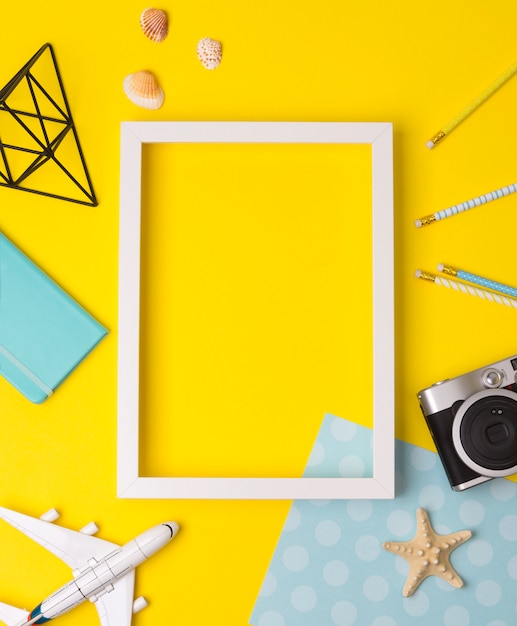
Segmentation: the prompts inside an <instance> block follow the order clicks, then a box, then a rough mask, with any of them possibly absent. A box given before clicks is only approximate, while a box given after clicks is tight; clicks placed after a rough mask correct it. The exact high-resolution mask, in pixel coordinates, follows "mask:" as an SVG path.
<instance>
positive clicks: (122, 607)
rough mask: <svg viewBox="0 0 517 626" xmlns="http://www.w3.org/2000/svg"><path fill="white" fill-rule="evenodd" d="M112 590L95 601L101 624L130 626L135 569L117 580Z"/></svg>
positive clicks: (103, 625)
mask: <svg viewBox="0 0 517 626" xmlns="http://www.w3.org/2000/svg"><path fill="white" fill-rule="evenodd" d="M113 586H114V589H113V591H110V592H109V593H105V594H104V595H103V596H101V597H100V598H99V599H98V600H97V602H96V603H95V608H96V609H97V613H98V614H99V619H100V621H101V626H130V624H131V617H132V615H133V591H134V586H135V570H132V571H131V572H129V573H128V574H126V575H125V576H124V578H121V579H120V580H118V581H117V582H116V583H115V584H114V585H113Z"/></svg>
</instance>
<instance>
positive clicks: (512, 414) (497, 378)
mask: <svg viewBox="0 0 517 626" xmlns="http://www.w3.org/2000/svg"><path fill="white" fill-rule="evenodd" d="M516 381H517V355H515V356H512V357H510V358H508V359H504V360H503V361H499V362H498V363H493V364H492V365H488V366H486V367H482V368H480V369H477V370H474V371H473V372H469V373H468V374H463V376H458V377H457V378H451V379H447V380H443V381H441V382H438V383H435V384H434V385H433V386H432V387H428V388H427V389H424V390H423V391H420V392H419V393H418V399H419V401H420V407H421V409H422V412H423V414H424V417H425V419H426V422H427V426H428V427H429V430H430V432H431V435H432V436H433V439H434V442H435V445H436V449H437V450H438V454H439V455H440V459H441V461H442V463H443V466H444V469H445V472H446V474H447V478H448V479H449V482H450V483H451V487H452V488H453V489H454V490H455V491H463V490H464V489H468V488H469V487H473V486H474V485H479V484H480V483H483V482H486V481H487V480H490V479H492V478H496V477H498V476H509V475H510V474H515V473H516V472H517V384H516Z"/></svg>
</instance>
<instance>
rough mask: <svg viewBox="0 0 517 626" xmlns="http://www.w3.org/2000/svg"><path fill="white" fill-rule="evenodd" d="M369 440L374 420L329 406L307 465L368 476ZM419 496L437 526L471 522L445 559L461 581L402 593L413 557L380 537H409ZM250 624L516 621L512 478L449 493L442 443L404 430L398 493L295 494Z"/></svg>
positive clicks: (481, 625)
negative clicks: (409, 439)
mask: <svg viewBox="0 0 517 626" xmlns="http://www.w3.org/2000/svg"><path fill="white" fill-rule="evenodd" d="M371 449H372V432H371V430H370V429H368V428H364V427H362V426H358V425H356V424H354V423H352V422H348V421H346V420H343V419H341V418H337V417H334V416H331V415H327V416H326V417H325V419H324V421H323V423H322V426H321V429H320V432H319V435H318V437H317V440H316V442H315V444H314V448H313V450H312V453H311V455H310V459H309V461H308V463H307V468H306V471H305V476H333V475H334V476H354V477H361V476H362V477H368V476H371V475H372V460H371V457H372V454H371ZM419 507H423V508H425V509H426V510H427V512H428V514H429V517H430V520H431V524H432V526H433V528H434V530H435V531H436V532H437V533H439V534H448V533H451V532H454V531H457V530H464V529H468V530H471V531H472V538H471V539H469V540H468V541H467V542H466V543H465V544H463V545H461V546H459V547H458V548H457V549H455V550H454V551H453V552H452V555H451V559H450V560H451V564H452V566H453V567H454V568H455V570H456V571H457V572H458V574H459V576H460V577H461V578H462V580H463V582H464V587H462V588H461V589H454V588H453V587H452V586H450V585H449V584H448V583H447V582H445V581H443V580H442V579H440V578H437V577H434V576H433V577H430V578H427V579H426V580H425V581H424V582H423V583H422V584H421V585H420V587H419V588H418V589H417V591H416V592H415V593H414V594H413V595H412V596H410V597H409V598H404V597H403V596H402V588H403V586H404V583H405V581H406V577H407V574H408V570H409V565H408V563H407V562H406V561H405V560H404V559H402V558H400V557H397V556H395V555H393V554H391V553H389V552H387V551H386V550H384V549H383V548H382V544H383V542H384V541H388V540H394V541H405V540H408V539H412V538H413V536H414V534H415V530H416V510H417V508H419ZM250 623H251V624H252V625H253V626H315V625H322V626H352V625H354V624H355V625H357V626H405V625H406V624H407V625H411V626H413V625H415V624H416V625H418V624H425V625H426V626H427V625H431V624H432V625H433V626H437V625H440V624H443V625H444V626H510V625H514V624H517V485H516V484H515V483H513V482H511V481H508V480H505V479H502V478H501V479H495V480H492V481H488V482H486V483H484V484H482V485H478V486H476V487H474V488H472V489H469V490H467V491H465V492H463V493H456V492H453V491H452V489H451V488H450V486H449V482H448V481H447V478H446V476H445V473H444V470H443V468H442V465H441V463H440V461H439V459H438V456H437V455H436V454H435V453H433V452H429V451H427V450H424V449H422V448H419V447H417V446H413V445H411V444H408V443H405V442H402V441H397V442H396V498H395V499H394V500H342V501H327V500H325V501H319V500H314V501H305V500H298V501H295V502H294V503H293V505H292V506H291V509H290V512H289V515H288V517H287V519H286V522H285V524H284V528H283V530H282V533H281V535H280V538H279V541H278V544H277V547H276V550H275V552H274V555H273V558H272V560H271V563H270V566H269V569H268V571H267V573H266V576H265V578H264V581H263V584H262V588H261V590H260V592H259V596H258V598H257V601H256V604H255V607H254V610H253V613H252V616H251V621H250Z"/></svg>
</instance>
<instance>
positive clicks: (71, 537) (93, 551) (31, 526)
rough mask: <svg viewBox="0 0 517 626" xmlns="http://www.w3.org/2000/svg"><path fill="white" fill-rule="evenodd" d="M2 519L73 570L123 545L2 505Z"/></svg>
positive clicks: (0, 511) (0, 516) (0, 514)
mask: <svg viewBox="0 0 517 626" xmlns="http://www.w3.org/2000/svg"><path fill="white" fill-rule="evenodd" d="M0 518H1V519H3V520H4V521H6V522H7V523H8V524H11V526H14V527H15V528H17V529H18V530H19V531H21V532H22V533H24V534H25V535H27V536H28V537H30V538H31V539H32V540H33V541H35V542H36V543H39V544H40V545H41V546H43V547H44V548H46V549H47V550H49V552H52V554H54V555H55V556H57V557H59V558H60V559H61V560H62V561H64V562H65V563H66V564H67V565H68V566H69V567H71V568H72V569H77V568H82V567H84V566H85V565H87V563H88V559H91V558H92V557H93V558H94V559H97V560H99V559H102V558H103V557H105V556H106V555H107V554H109V553H110V552H113V551H114V550H118V549H119V548H120V546H119V545H117V544H116V543H111V542H110V541H106V540H104V539H99V538H98V537H92V536H91V535H85V534H84V533H80V532H78V531H76V530H70V529H69V528H64V527H63V526H56V525H54V524H52V523H51V522H45V521H43V520H41V519H38V518H37V517H31V516H29V515H23V513H18V512H16V511H11V510H10V509H5V508H3V507H0ZM112 593H113V592H112ZM128 623H129V622H128Z"/></svg>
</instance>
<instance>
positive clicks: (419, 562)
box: [382, 509, 472, 598]
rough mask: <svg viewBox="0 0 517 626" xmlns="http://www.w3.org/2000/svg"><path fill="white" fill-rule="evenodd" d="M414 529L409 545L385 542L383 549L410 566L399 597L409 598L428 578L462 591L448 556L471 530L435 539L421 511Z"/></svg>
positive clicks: (406, 543)
mask: <svg viewBox="0 0 517 626" xmlns="http://www.w3.org/2000/svg"><path fill="white" fill-rule="evenodd" d="M416 526H417V528H416V533H415V536H414V537H413V539H411V540H410V541H388V542H385V543H384V544H383V546H382V547H383V548H384V549H385V550H387V551H388V552H392V553H393V554H396V555H397V556H401V557H402V558H404V559H406V561H407V562H408V563H409V574H408V577H407V580H406V584H405V585H404V589H403V590H402V595H403V596H405V597H406V598H407V597H409V596H410V595H411V594H413V593H414V592H415V591H416V589H417V587H418V586H419V585H420V583H421V582H422V581H423V580H425V579H426V578H427V577H428V576H438V577H439V578H443V580H445V581H447V582H448V583H449V584H450V585H452V586H453V587H456V588H457V589H458V588H460V587H463V581H462V580H461V578H460V577H459V576H458V573H457V572H456V571H455V570H454V568H453V567H452V565H451V564H450V561H449V556H450V554H451V552H452V551H453V550H454V549H455V548H457V547H458V546H459V545H461V544H462V543H463V542H465V541H467V539H470V537H471V536H472V533H471V532H470V530H459V531H457V532H455V533H451V534H450V535H438V534H437V533H435V532H434V530H433V527H432V526H431V522H430V521H429V516H428V515H427V512H426V511H425V510H424V509H417V512H416Z"/></svg>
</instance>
